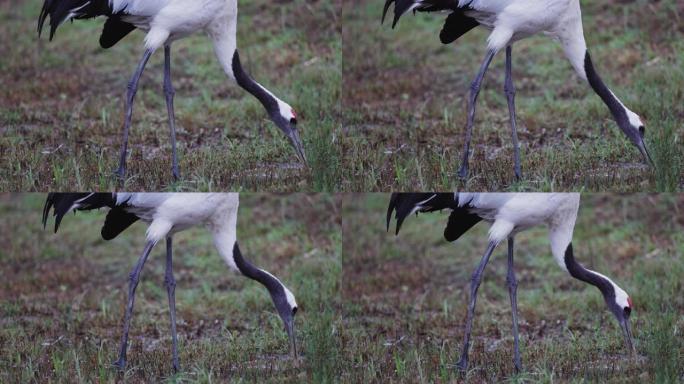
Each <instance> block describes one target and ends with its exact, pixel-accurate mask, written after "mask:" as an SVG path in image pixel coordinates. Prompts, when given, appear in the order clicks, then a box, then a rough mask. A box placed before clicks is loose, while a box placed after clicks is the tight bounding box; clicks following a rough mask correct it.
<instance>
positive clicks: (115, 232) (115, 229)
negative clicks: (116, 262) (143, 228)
mask: <svg viewBox="0 0 684 384" xmlns="http://www.w3.org/2000/svg"><path fill="white" fill-rule="evenodd" d="M136 221H138V216H136V215H134V214H132V213H130V212H127V211H126V209H125V206H117V207H114V208H112V209H111V210H110V211H109V213H107V218H106V219H105V223H104V225H103V226H102V231H101V232H100V234H101V235H102V238H103V239H105V240H111V239H113V238H115V237H117V236H119V234H120V233H121V232H123V231H125V230H126V228H128V227H130V226H131V225H132V224H133V223H135V222H136Z"/></svg>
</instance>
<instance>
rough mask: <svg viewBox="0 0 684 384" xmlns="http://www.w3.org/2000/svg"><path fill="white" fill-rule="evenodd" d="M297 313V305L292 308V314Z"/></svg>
mask: <svg viewBox="0 0 684 384" xmlns="http://www.w3.org/2000/svg"><path fill="white" fill-rule="evenodd" d="M296 314H297V307H294V308H292V316H294V315H296Z"/></svg>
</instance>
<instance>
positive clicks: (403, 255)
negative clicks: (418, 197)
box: [342, 194, 684, 383]
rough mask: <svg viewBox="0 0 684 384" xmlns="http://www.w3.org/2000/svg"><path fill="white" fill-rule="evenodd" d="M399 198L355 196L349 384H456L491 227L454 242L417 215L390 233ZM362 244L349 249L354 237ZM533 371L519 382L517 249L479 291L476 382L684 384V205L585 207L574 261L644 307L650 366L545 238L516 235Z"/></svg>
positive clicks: (347, 215) (540, 231)
mask: <svg viewBox="0 0 684 384" xmlns="http://www.w3.org/2000/svg"><path fill="white" fill-rule="evenodd" d="M388 202H389V194H357V195H346V196H345V199H344V201H343V203H342V206H343V209H342V215H343V218H344V220H343V232H344V238H345V247H344V255H343V258H344V264H343V275H344V279H343V286H342V292H343V300H344V311H345V313H344V316H345V332H344V334H343V342H342V344H343V346H344V354H345V361H348V362H349V364H351V365H352V367H351V368H349V369H348V370H346V371H345V374H344V378H345V380H344V381H345V382H354V383H356V382H362V383H366V382H405V383H417V382H426V383H427V382H440V383H446V382H458V381H460V380H462V378H460V377H459V376H458V374H457V371H456V367H455V364H456V362H457V360H458V358H459V356H460V351H461V345H462V342H463V332H464V330H463V327H464V323H465V315H466V308H467V306H466V305H467V304H466V303H467V300H468V295H469V291H470V289H469V282H470V276H471V274H472V272H473V270H474V269H475V267H476V266H477V264H478V263H479V261H480V259H481V258H482V254H483V253H484V250H485V249H486V247H487V230H488V225H487V224H486V223H480V224H478V225H476V226H475V227H474V228H473V229H471V230H470V231H469V232H467V233H466V234H464V235H463V237H461V238H460V239H458V240H457V241H456V242H454V243H453V244H450V243H448V242H446V240H444V238H443V236H442V233H443V231H444V228H445V226H446V223H447V219H448V217H449V213H448V212H447V211H444V212H439V213H426V214H419V215H418V216H417V217H416V216H410V217H408V218H407V219H406V221H405V222H404V224H403V226H402V229H401V232H400V233H399V236H398V237H395V236H394V223H393V224H392V228H390V232H386V231H385V214H386V209H387V204H388ZM348 238H349V239H353V241H346V239H348ZM515 239H516V250H515V252H516V254H515V263H516V266H515V271H516V276H517V279H518V314H519V324H520V337H521V339H520V340H521V344H520V345H521V347H520V349H521V354H522V364H523V369H524V372H523V373H521V374H519V375H515V374H514V372H515V368H514V366H513V334H512V331H511V309H510V301H509V296H508V288H507V286H506V270H507V261H506V260H507V259H506V246H505V244H503V245H501V246H499V247H497V249H496V250H495V252H494V254H493V255H492V258H491V260H490V262H489V264H488V265H487V268H486V269H485V274H484V278H483V281H482V285H481V286H480V289H479V291H478V299H477V308H476V311H475V318H474V323H473V333H472V337H473V338H472V340H473V342H472V344H471V345H472V346H471V353H470V367H469V369H470V370H469V372H468V375H467V378H468V379H471V381H472V382H502V381H504V380H509V381H510V382H542V383H549V382H570V381H588V382H612V383H625V382H634V383H643V382H660V383H672V382H681V380H683V379H684V361H683V359H684V342H683V341H682V340H684V339H683V338H682V334H681V333H682V329H684V317H682V313H684V296H683V295H682V292H684V286H682V281H684V195H675V194H659V195H648V194H636V195H615V194H613V195H600V194H589V195H587V194H584V195H582V199H581V203H580V210H579V215H578V219H577V225H576V227H575V231H574V239H573V248H574V251H575V258H576V259H577V261H578V262H580V263H582V264H583V265H584V266H586V267H587V268H590V269H593V270H596V271H598V272H600V273H603V274H605V275H607V276H609V277H610V278H611V279H613V280H614V281H615V282H616V283H617V284H618V285H619V286H621V287H622V288H623V289H624V290H625V291H626V292H627V293H628V294H629V295H630V297H631V298H632V301H633V303H634V310H633V312H632V316H631V320H632V329H633V333H634V337H635V340H636V341H635V344H636V349H637V351H638V355H637V357H636V358H635V359H630V358H628V356H627V353H626V352H627V351H626V350H625V345H624V340H623V336H622V333H621V330H620V327H619V326H618V324H617V322H616V321H615V318H614V316H613V315H612V314H611V313H610V312H609V311H608V310H607V309H606V306H605V303H604V300H603V296H601V293H600V292H599V291H598V290H597V289H596V288H595V287H594V286H591V285H588V284H585V283H582V282H580V281H578V280H576V279H574V278H572V277H571V276H569V275H568V273H567V272H565V271H563V270H562V269H561V268H560V267H559V266H558V264H557V263H556V262H555V260H554V259H553V257H552V256H551V250H550V246H549V242H548V234H547V230H546V229H545V228H541V227H540V228H535V229H532V230H528V231H525V232H522V233H520V234H518V235H517V236H516V238H515Z"/></svg>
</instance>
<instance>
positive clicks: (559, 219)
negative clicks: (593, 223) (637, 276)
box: [387, 193, 634, 371]
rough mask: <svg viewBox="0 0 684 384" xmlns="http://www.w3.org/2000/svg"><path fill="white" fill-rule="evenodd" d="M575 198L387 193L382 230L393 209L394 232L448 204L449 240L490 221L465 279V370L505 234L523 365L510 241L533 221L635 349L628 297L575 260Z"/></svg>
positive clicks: (446, 231) (517, 361)
mask: <svg viewBox="0 0 684 384" xmlns="http://www.w3.org/2000/svg"><path fill="white" fill-rule="evenodd" d="M579 202H580V196H579V194H577V193H395V194H393V195H392V197H391V199H390V203H389V207H388V209H387V230H389V226H390V221H391V219H392V214H393V213H396V214H395V218H396V221H397V226H396V234H399V229H400V228H401V224H402V223H403V222H404V219H405V218H406V217H407V216H409V215H410V214H412V213H416V214H417V213H418V212H433V211H438V210H442V209H448V210H451V214H450V215H449V221H448V223H447V226H446V228H445V229H444V238H445V239H446V240H447V241H450V242H451V241H456V240H457V239H458V238H459V237H461V235H463V234H464V233H465V232H467V231H468V230H469V229H470V228H472V227H473V226H474V225H475V224H477V223H479V222H480V221H482V220H484V221H486V222H489V223H491V227H490V228H489V245H488V246H487V250H486V251H485V254H484V256H483V257H482V261H480V264H479V265H478V267H477V269H475V271H474V272H473V275H472V278H471V282H470V302H469V304H468V313H467V317H466V327H465V341H464V343H463V351H462V353H461V359H460V360H459V362H458V364H457V367H458V368H459V369H460V370H462V371H465V370H466V369H467V368H468V348H469V347H470V331H471V329H472V323H473V313H474V311H475V302H476V300H477V289H478V288H479V286H480V281H481V280H482V274H483V272H484V269H485V266H486V265H487V262H488V261H489V257H490V256H491V254H492V252H493V251H494V248H496V246H497V245H498V244H499V243H500V242H502V241H504V240H505V239H508V274H507V277H506V281H507V283H508V292H509V295H510V299H511V311H512V317H513V342H514V349H515V350H514V364H515V368H516V370H518V371H520V370H521V369H522V365H521V363H520V349H519V346H518V305H517V287H518V283H517V282H516V279H515V270H514V268H513V242H514V237H515V235H516V234H517V233H518V232H521V231H524V230H526V229H529V228H531V227H534V226H538V225H546V226H547V227H548V228H549V242H550V243H551V253H552V254H553V257H554V259H555V260H556V262H557V263H558V265H560V267H561V268H563V269H564V270H565V271H567V272H568V273H570V276H572V277H574V278H576V279H578V280H581V281H583V282H585V283H588V284H591V285H593V286H595V287H596V288H598V289H599V290H600V291H601V294H602V295H603V298H604V299H605V302H606V306H608V309H609V310H610V311H611V312H612V313H613V314H614V315H615V318H616V319H617V321H618V323H620V327H622V331H623V333H624V337H625V343H626V345H627V348H628V350H629V351H630V353H632V352H633V351H634V346H633V343H632V331H631V329H630V325H629V315H630V313H631V312H632V300H631V299H630V298H629V296H628V295H627V293H626V292H625V291H624V290H623V289H622V288H620V287H619V286H618V285H617V284H615V282H613V280H611V279H610V278H608V277H607V276H604V275H602V274H600V273H598V272H595V271H592V270H590V269H587V268H585V267H584V266H582V265H581V264H580V263H578V262H577V261H575V257H574V255H573V253H572V232H573V230H574V228H575V219H576V218H577V210H578V208H579Z"/></svg>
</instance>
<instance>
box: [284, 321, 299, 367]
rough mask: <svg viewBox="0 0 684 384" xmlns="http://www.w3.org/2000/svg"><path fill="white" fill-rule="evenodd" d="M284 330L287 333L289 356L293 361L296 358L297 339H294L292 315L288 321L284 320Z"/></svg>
mask: <svg viewBox="0 0 684 384" xmlns="http://www.w3.org/2000/svg"><path fill="white" fill-rule="evenodd" d="M285 330H286V331H287V336H288V337H289V339H290V355H291V356H292V358H293V359H295V360H296V359H297V358H298V354H297V338H296V333H295V326H294V315H293V316H291V317H290V318H289V319H287V320H285Z"/></svg>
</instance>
